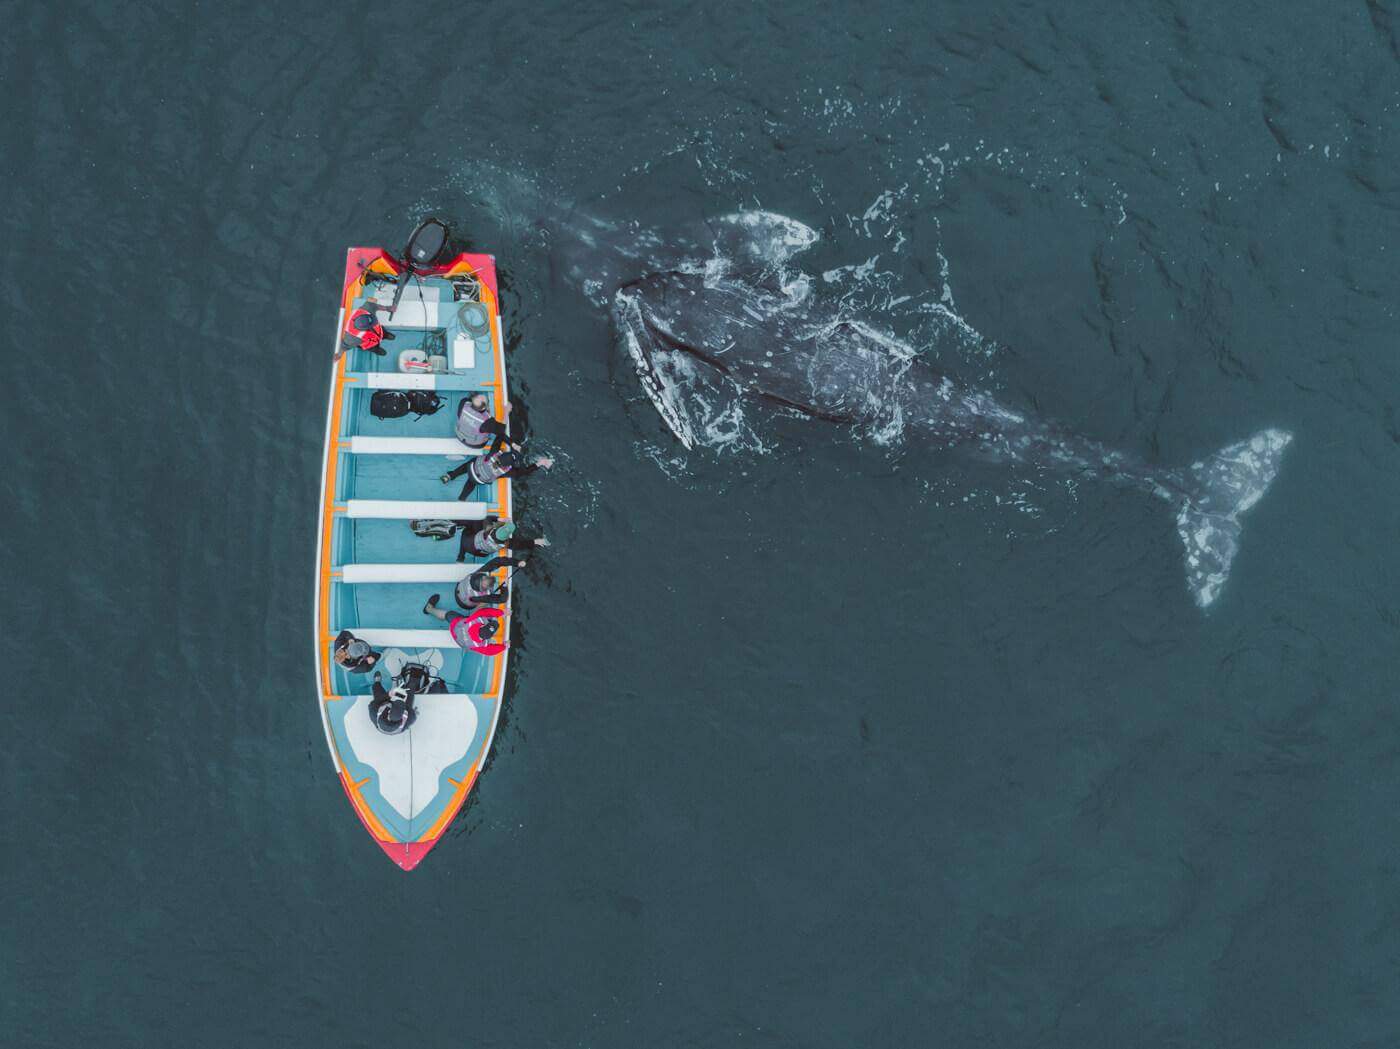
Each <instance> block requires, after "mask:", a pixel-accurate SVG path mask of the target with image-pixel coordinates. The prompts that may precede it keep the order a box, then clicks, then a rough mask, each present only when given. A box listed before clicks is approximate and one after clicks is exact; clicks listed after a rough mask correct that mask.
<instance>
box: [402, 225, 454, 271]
mask: <svg viewBox="0 0 1400 1049" xmlns="http://www.w3.org/2000/svg"><path fill="white" fill-rule="evenodd" d="M450 235H451V231H450V230H448V228H447V226H446V225H444V224H443V223H442V222H439V221H438V220H437V219H435V218H433V217H432V216H429V217H428V218H426V219H424V220H423V221H422V222H420V223H419V224H418V228H417V229H415V230H414V231H413V233H412V234H411V235H410V236H409V238H408V246H407V247H405V248H404V249H403V257H404V261H405V262H407V263H408V266H409V268H410V269H412V270H414V271H419V272H421V271H422V270H426V269H430V268H431V267H433V266H436V265H437V264H438V263H439V262H440V261H441V260H442V256H443V254H444V253H445V252H446V251H447V239H448V237H449V236H450Z"/></svg>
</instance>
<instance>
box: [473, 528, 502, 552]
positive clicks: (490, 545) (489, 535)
mask: <svg viewBox="0 0 1400 1049" xmlns="http://www.w3.org/2000/svg"><path fill="white" fill-rule="evenodd" d="M499 527H500V522H495V523H493V524H489V525H487V526H486V527H485V528H483V529H481V530H480V531H478V532H476V533H475V534H474V535H473V536H472V537H471V538H470V539H469V540H467V547H468V549H470V550H471V552H472V553H474V554H476V556H477V557H489V556H490V555H491V554H494V553H496V552H498V551H499V550H500V549H501V548H502V547H503V546H505V545H506V544H505V543H503V542H502V541H501V540H499V539H497V538H496V529H497V528H499Z"/></svg>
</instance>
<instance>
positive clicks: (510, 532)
mask: <svg viewBox="0 0 1400 1049" xmlns="http://www.w3.org/2000/svg"><path fill="white" fill-rule="evenodd" d="M491 534H492V535H493V536H495V537H496V541H497V542H500V543H505V542H509V541H510V540H511V538H513V537H514V535H515V522H514V521H502V522H501V523H500V524H498V525H497V526H496V527H495V528H494V529H492V531H491Z"/></svg>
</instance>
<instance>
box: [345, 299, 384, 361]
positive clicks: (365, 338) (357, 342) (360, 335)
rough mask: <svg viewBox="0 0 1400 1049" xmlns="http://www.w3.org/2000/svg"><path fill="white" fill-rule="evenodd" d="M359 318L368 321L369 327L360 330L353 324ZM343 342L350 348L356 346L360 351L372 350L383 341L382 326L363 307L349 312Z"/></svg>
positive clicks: (372, 313)
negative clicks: (367, 319) (365, 318)
mask: <svg viewBox="0 0 1400 1049" xmlns="http://www.w3.org/2000/svg"><path fill="white" fill-rule="evenodd" d="M361 317H368V318H369V319H370V326H369V327H368V328H362V327H360V326H359V325H357V324H356V323H355V322H356V321H357V320H358V319H359V318H361ZM344 335H345V340H346V341H347V342H348V343H350V345H352V346H358V347H359V348H360V349H362V350H372V349H374V348H375V347H376V346H378V345H379V344H380V343H381V342H383V341H384V325H382V324H380V323H379V320H378V318H377V317H376V316H375V314H374V311H372V310H367V309H365V308H364V307H363V306H360V307H358V308H357V309H354V310H352V311H351V312H350V316H348V317H346V318H345V331H344Z"/></svg>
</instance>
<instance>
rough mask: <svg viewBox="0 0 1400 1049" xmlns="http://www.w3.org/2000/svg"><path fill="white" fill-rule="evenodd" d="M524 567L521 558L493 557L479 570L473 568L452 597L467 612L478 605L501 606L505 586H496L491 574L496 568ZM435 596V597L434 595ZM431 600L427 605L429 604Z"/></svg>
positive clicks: (503, 600)
mask: <svg viewBox="0 0 1400 1049" xmlns="http://www.w3.org/2000/svg"><path fill="white" fill-rule="evenodd" d="M524 565H525V558H523V557H493V558H491V560H489V561H487V562H486V563H485V564H484V565H482V566H480V567H479V568H474V569H473V570H472V573H471V575H469V576H467V577H466V578H465V579H463V580H462V581H461V582H459V583H458V584H457V587H456V589H455V590H454V591H453V596H454V597H456V599H457V604H459V605H461V606H462V607H463V608H465V609H467V611H471V610H472V609H473V608H476V607H478V606H480V605H503V604H505V603H506V585H505V584H504V583H502V584H500V585H497V583H496V577H495V576H493V575H492V574H491V573H492V572H494V571H495V570H496V569H498V568H522V567H524ZM434 596H436V595H434ZM431 603H432V602H431V600H430V601H429V604H431Z"/></svg>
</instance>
